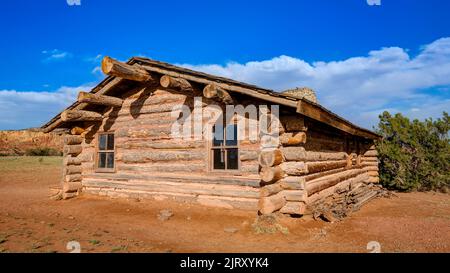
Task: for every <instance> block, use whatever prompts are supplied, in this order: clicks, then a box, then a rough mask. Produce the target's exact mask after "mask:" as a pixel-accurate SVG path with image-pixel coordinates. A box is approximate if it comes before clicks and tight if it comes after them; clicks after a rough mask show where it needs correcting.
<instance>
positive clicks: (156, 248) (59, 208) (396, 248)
mask: <svg viewBox="0 0 450 273" xmlns="http://www.w3.org/2000/svg"><path fill="white" fill-rule="evenodd" d="M59 163H60V159H59V158H44V159H43V160H42V161H39V159H38V158H32V157H30V158H26V159H17V158H0V252H69V250H67V248H66V247H67V243H68V242H69V241H77V242H79V243H80V245H81V252H369V251H370V250H368V249H367V247H368V246H367V245H368V243H369V242H371V241H376V242H378V243H379V244H380V250H381V252H450V195H448V194H441V193H401V194H397V197H393V198H389V199H377V200H374V201H372V202H371V203H369V204H368V205H366V206H365V207H363V208H362V209H361V210H360V211H358V212H356V213H354V214H353V215H352V216H350V217H348V218H347V219H345V220H344V221H341V222H338V223H325V222H317V221H314V220H310V219H302V218H297V219H292V218H284V217H283V218H281V219H279V223H280V225H281V226H282V227H283V229H282V230H284V232H276V233H273V234H267V233H265V234H257V233H256V232H255V229H254V227H253V225H252V224H253V223H254V221H255V219H256V215H255V213H253V212H245V211H234V210H227V209H218V208H207V207H202V206H199V205H189V204H180V203H176V202H172V201H151V200H148V201H140V202H138V201H135V200H122V199H110V198H106V197H96V196H87V195H82V196H80V197H78V198H75V199H71V200H63V201H54V200H50V199H49V197H48V196H49V188H50V187H52V186H57V185H58V181H59V179H60V175H61V169H60V167H59V166H60V165H59ZM162 209H169V210H171V211H172V212H173V214H174V215H173V216H172V217H171V218H170V219H169V220H167V221H161V220H159V219H158V217H157V215H158V213H159V212H160V211H161V210H162ZM233 229H234V230H233ZM230 231H234V232H230Z"/></svg>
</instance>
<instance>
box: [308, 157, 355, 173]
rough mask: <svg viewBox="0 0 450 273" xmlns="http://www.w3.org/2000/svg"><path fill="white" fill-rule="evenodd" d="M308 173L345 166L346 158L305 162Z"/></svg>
mask: <svg viewBox="0 0 450 273" xmlns="http://www.w3.org/2000/svg"><path fill="white" fill-rule="evenodd" d="M306 165H307V166H308V173H318V172H323V171H328V170H332V169H338V168H343V167H345V166H347V160H335V161H317V162H307V163H306Z"/></svg>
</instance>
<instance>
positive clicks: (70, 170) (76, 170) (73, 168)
mask: <svg viewBox="0 0 450 273" xmlns="http://www.w3.org/2000/svg"><path fill="white" fill-rule="evenodd" d="M64 171H65V174H66V175H70V174H80V173H81V171H82V169H81V166H79V165H69V166H65V167H64Z"/></svg>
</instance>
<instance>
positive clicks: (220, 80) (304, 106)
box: [41, 57, 380, 139]
mask: <svg viewBox="0 0 450 273" xmlns="http://www.w3.org/2000/svg"><path fill="white" fill-rule="evenodd" d="M127 64H130V65H139V66H141V67H142V68H144V69H145V70H147V71H149V72H152V73H157V74H162V75H169V76H172V77H178V78H184V79H186V80H188V81H192V82H197V83H201V84H210V83H217V84H219V85H220V86H221V87H222V88H224V89H226V90H227V91H230V92H237V93H241V94H244V95H248V96H251V97H256V98H258V99H262V100H265V101H268V102H271V103H274V104H280V105H284V106H288V107H292V108H294V109H295V110H296V112H297V113H299V114H302V115H305V116H307V117H309V118H312V119H314V120H317V121H319V122H322V123H325V124H328V125H330V126H332V127H335V128H337V129H339V130H341V131H344V132H346V133H348V134H351V135H355V136H360V137H364V138H369V139H378V138H380V136H379V135H378V134H376V133H374V132H372V131H370V130H367V129H365V128H362V127H359V126H357V125H354V124H353V123H351V122H350V121H348V120H346V119H344V118H342V117H340V116H338V115H337V114H334V113H333V112H331V111H329V110H328V109H326V108H324V107H323V106H321V105H319V104H316V103H313V102H311V101H308V100H305V99H298V98H295V97H291V96H289V95H286V94H282V93H278V92H275V91H273V90H269V89H265V88H261V87H258V86H255V85H251V84H246V83H243V82H239V81H235V80H232V79H228V78H224V77H219V76H214V75H210V74H207V73H203V72H198V71H194V70H191V69H187V68H183V67H179V66H175V65H171V64H168V63H164V62H160V61H155V60H151V59H148V58H142V57H133V58H131V59H130V60H128V62H127ZM127 81H128V80H124V79H121V78H118V77H114V76H108V77H106V78H105V79H104V80H103V81H101V82H100V83H99V84H98V85H97V86H96V87H94V88H93V89H92V90H91V93H97V94H108V93H109V91H110V90H111V89H113V88H117V87H118V86H120V85H126V84H127ZM128 82H129V81H128ZM86 106H87V104H86V103H79V102H75V103H73V104H72V105H70V106H69V107H68V108H67V109H66V110H75V109H77V110H80V109H84V108H85V107H86ZM60 127H64V122H63V121H62V120H61V118H60V114H58V115H57V116H55V117H54V118H52V119H51V120H50V121H49V122H47V123H46V124H44V125H43V126H42V127H41V128H42V129H43V130H44V131H46V132H49V131H52V130H54V129H56V128H60Z"/></svg>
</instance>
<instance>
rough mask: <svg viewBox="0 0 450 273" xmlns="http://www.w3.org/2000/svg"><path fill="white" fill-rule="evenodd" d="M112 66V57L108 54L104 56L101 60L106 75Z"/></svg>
mask: <svg viewBox="0 0 450 273" xmlns="http://www.w3.org/2000/svg"><path fill="white" fill-rule="evenodd" d="M113 66H114V59H112V58H111V57H109V56H105V57H104V58H103V60H102V71H103V73H105V74H106V75H109V74H110V73H111V71H112V69H113Z"/></svg>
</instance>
